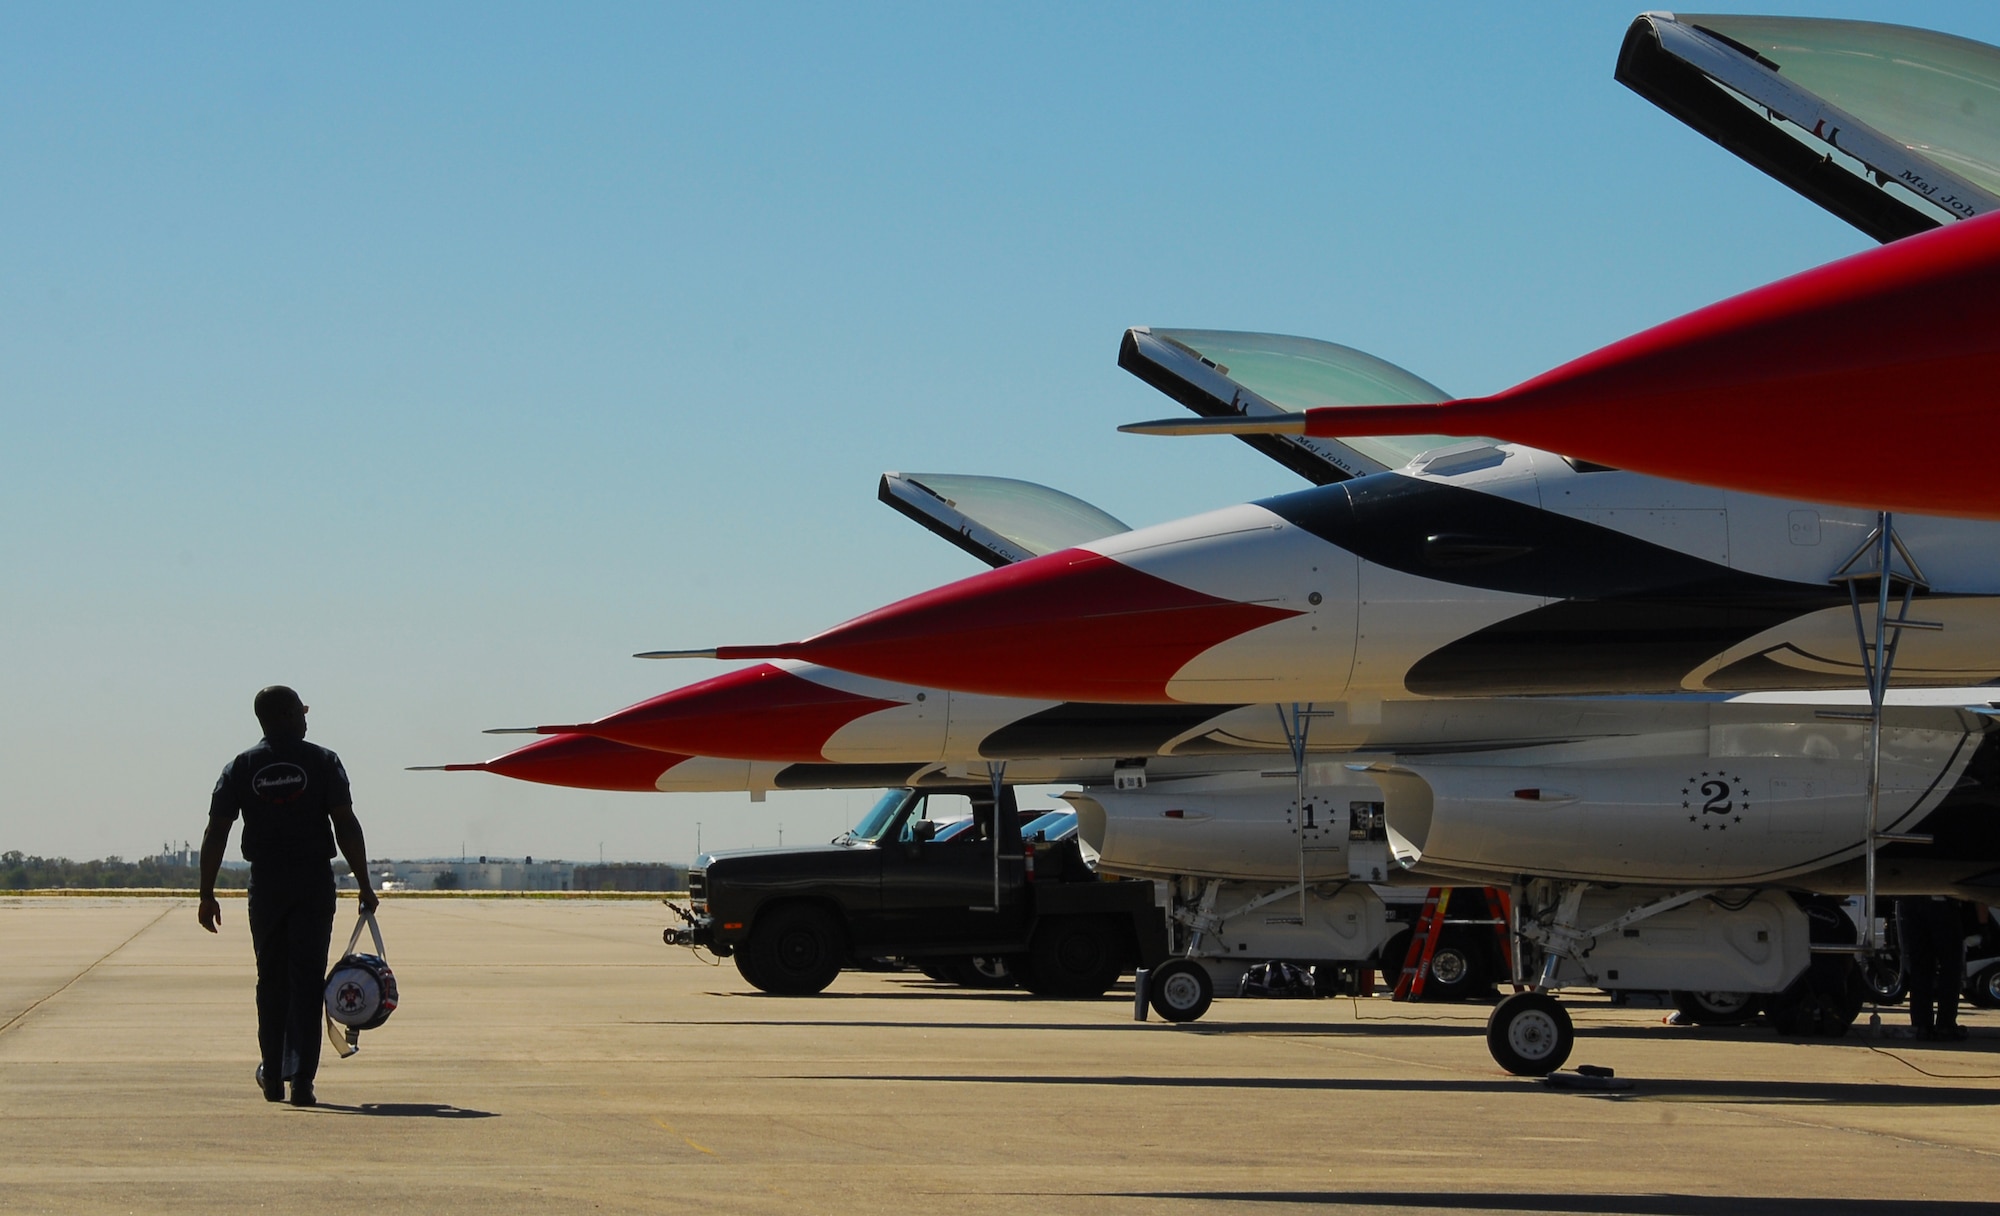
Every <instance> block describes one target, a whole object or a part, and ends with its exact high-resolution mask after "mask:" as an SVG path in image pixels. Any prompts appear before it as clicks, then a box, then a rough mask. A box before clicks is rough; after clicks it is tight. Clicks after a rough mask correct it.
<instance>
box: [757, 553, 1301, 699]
mask: <svg viewBox="0 0 2000 1216" xmlns="http://www.w3.org/2000/svg"><path fill="white" fill-rule="evenodd" d="M1296 615H1298V614H1297V613H1296V612H1293V611H1291V610H1289V609H1284V608H1271V607H1267V606H1265V605H1261V604H1244V603H1239V602H1237V601H1234V600H1225V599H1218V598H1216V597H1214V596H1211V595H1204V594H1202V593H1201V592H1199V591H1194V590H1191V589H1189V588H1187V587H1183V586H1181V585H1180V584H1178V583H1173V582H1169V581H1167V580H1166V579H1162V578H1158V577H1156V576H1154V575H1151V574H1147V573H1144V572H1143V571H1139V570H1135V569H1133V568H1132V567H1130V566H1127V565H1125V564H1124V563H1122V562H1119V561H1115V560H1113V559H1112V558H1108V557H1104V556H1101V555H1099V554H1096V553H1092V552H1089V551H1088V550H1083V549H1066V550H1063V551H1062V552H1059V553H1050V554H1047V555H1045V556H1042V557H1037V558H1033V559H1031V560H1029V561H1025V562H1020V563H1017V564H1015V565H1012V566H1003V567H1000V568H999V569H996V570H990V571H987V572H986V573H984V574H977V575H974V576H972V577H971V578H967V579H961V580H959V581H958V582H956V583H950V584H947V585H945V586H943V587H939V588H936V589H935V590H932V591H926V592H924V593H923V594H921V595H914V596H911V597H910V598H909V599H906V600H901V601H899V602H897V603H894V604H890V605H889V606H887V607H885V608H878V609H876V610H875V611H874V612H870V613H868V614H867V615H865V616H859V617H856V618H855V619H853V620H851V621H848V622H847V623H846V624H844V625H836V626H835V627H833V628H832V629H829V630H827V631H826V632H825V633H822V634H819V635H817V636H816V637H811V638H808V639H806V640H805V641H803V642H794V643H790V644H788V645H786V646H784V647H771V648H763V647H757V648H751V647H744V648H737V649H732V648H724V650H723V651H722V652H721V657H725V658H727V657H732V656H735V657H745V658H750V657H759V658H761V657H771V652H772V651H774V650H781V651H782V652H783V653H784V654H787V655H795V656H797V657H799V658H804V659H809V660H811V661H813V662H816V663H823V664H825V665H826V666H829V667H837V668H840V669H841V670H843V671H853V672H860V673H862V674H864V675H871V676H875V677H877V678H880V679H886V680H901V681H903V682H905V683H910V684H925V685H931V686H934V687H943V688H951V689H958V690H962V691H965V692H975V693H986V694H990V695H993V696H1003V697H1036V698H1045V699H1049V700H1072V701H1122V702H1161V701H1166V700H1169V698H1168V697H1167V695H1166V686H1167V682H1168V681H1169V680H1171V679H1173V677H1174V676H1175V674H1176V673H1178V672H1179V671H1180V669H1181V668H1182V667H1184V666H1186V665H1187V663H1188V661H1189V660H1190V659H1192V658H1194V657H1195V656H1196V655H1198V654H1200V653H1201V652H1203V651H1205V650H1208V649H1209V648H1211V647H1213V646H1216V645H1218V644H1220V643H1222V642H1226V641H1228V640H1229V639H1230V638H1233V637H1236V636H1238V635H1240V634H1244V633H1248V632H1249V631H1250V630H1252V629H1256V628H1258V627H1260V626H1263V625H1268V624H1270V623H1271V622H1273V621H1279V620H1283V619H1285V618H1286V617H1290V616H1296ZM746 652H748V653H746Z"/></svg>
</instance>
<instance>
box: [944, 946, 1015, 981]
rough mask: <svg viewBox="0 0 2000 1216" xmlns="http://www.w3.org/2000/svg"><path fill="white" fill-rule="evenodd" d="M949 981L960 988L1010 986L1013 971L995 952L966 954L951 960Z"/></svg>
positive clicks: (1012, 979)
mask: <svg viewBox="0 0 2000 1216" xmlns="http://www.w3.org/2000/svg"><path fill="white" fill-rule="evenodd" d="M950 974H951V981H952V982H953V983H955V984H957V985H958V986H959V987H961V988H1012V987H1013V986H1014V983H1015V979H1014V973H1013V971H1012V970H1010V969H1009V968H1008V966H1007V960H1006V959H1005V958H1002V957H1001V956H1000V955H997V954H968V955H963V956H961V957H959V958H955V959H952V960H951V968H950Z"/></svg>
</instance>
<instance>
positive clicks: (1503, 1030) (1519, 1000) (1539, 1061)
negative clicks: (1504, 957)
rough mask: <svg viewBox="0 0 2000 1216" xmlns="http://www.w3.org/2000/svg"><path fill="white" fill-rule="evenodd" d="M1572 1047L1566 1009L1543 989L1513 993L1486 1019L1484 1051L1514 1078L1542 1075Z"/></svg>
mask: <svg viewBox="0 0 2000 1216" xmlns="http://www.w3.org/2000/svg"><path fill="white" fill-rule="evenodd" d="M1575 1046H1576V1027H1575V1026H1574V1025H1573V1024H1571V1022H1570V1020H1569V1011H1568V1010H1566V1009H1564V1008H1563V1007H1562V1005H1561V1004H1559V1003H1558V1002H1557V1001H1556V999H1555V998H1554V997H1552V996H1550V995H1549V994H1547V993H1546V992H1517V993H1515V994H1514V995H1512V996H1510V997H1508V998H1507V999H1506V1000H1504V1001H1501V1002H1500V1003H1499V1004H1498V1005H1495V1006H1494V1007H1493V1014H1492V1016H1490V1017H1488V1018H1487V1019H1486V1050H1488V1051H1490V1052H1492V1053H1493V1059H1494V1062H1495V1063H1497V1064H1499V1065H1500V1067H1502V1068H1504V1069H1506V1070H1507V1071H1508V1072H1511V1073H1513V1074H1514V1075H1515V1076H1517V1077H1546V1076H1548V1075H1549V1074H1550V1073H1552V1072H1554V1071H1555V1070H1556V1069H1558V1068H1561V1067H1562V1066H1563V1062H1564V1061H1565V1060H1567V1059H1569V1053H1570V1051H1571V1050H1572V1049H1573V1048H1574V1047H1575Z"/></svg>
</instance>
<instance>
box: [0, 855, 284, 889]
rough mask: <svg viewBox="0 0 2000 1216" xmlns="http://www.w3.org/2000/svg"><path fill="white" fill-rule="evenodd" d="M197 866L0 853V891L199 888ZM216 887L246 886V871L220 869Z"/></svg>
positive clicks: (150, 860)
mask: <svg viewBox="0 0 2000 1216" xmlns="http://www.w3.org/2000/svg"><path fill="white" fill-rule="evenodd" d="M200 885H201V870H200V868H199V867H197V866H174V865H161V864H160V863H159V862H158V861H154V860H152V859H150V858H149V859H147V860H144V861H126V860H125V859H124V858H122V857H116V856H113V857H106V858H103V859H102V860H99V861H71V860H70V859H69V858H67V857H30V856H28V855H27V854H24V853H22V852H21V851H20V850H18V849H14V850H10V851H8V852H5V853H0V890H7V891H26V890H31V889H39V888H46V887H76V888H82V889H91V888H98V887H190V888H192V887H199V886H200ZM215 885H216V886H218V887H246V886H248V885H250V872H249V871H248V870H231V869H224V870H223V871H222V873H221V874H220V875H218V876H217V877H216V881H215Z"/></svg>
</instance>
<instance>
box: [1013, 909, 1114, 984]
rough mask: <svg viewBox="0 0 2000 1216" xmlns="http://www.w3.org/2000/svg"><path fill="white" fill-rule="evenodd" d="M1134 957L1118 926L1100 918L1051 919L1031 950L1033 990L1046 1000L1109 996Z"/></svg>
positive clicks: (1038, 929) (1039, 931) (1040, 930)
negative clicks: (1047, 997)
mask: <svg viewBox="0 0 2000 1216" xmlns="http://www.w3.org/2000/svg"><path fill="white" fill-rule="evenodd" d="M1127 953H1128V951H1127V949H1126V943H1125V941H1124V939H1123V935H1122V934H1120V933H1119V932H1118V930H1117V927H1116V926H1114V925H1113V924H1111V923H1110V922H1109V921H1107V920H1105V919H1104V918H1103V917H1098V916H1051V917H1049V918H1048V919H1046V920H1044V921H1043V922H1042V924H1041V927H1039V928H1037V929H1036V930H1035V937H1034V940H1033V941H1032V942H1030V943H1029V946H1028V956H1029V958H1030V959H1031V960H1032V963H1031V966H1030V967H1029V977H1030V978H1028V979H1025V980H1024V981H1023V982H1024V984H1026V985H1027V986H1028V988H1029V991H1031V992H1034V993H1037V994H1039V995H1042V996H1059V997H1094V996H1103V995H1104V994H1105V993H1106V992H1108V991H1110V988H1111V985H1113V984H1115V983H1117V982H1118V977H1119V976H1120V975H1122V974H1124V972H1125V956H1126V954H1127Z"/></svg>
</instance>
